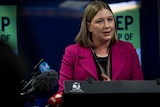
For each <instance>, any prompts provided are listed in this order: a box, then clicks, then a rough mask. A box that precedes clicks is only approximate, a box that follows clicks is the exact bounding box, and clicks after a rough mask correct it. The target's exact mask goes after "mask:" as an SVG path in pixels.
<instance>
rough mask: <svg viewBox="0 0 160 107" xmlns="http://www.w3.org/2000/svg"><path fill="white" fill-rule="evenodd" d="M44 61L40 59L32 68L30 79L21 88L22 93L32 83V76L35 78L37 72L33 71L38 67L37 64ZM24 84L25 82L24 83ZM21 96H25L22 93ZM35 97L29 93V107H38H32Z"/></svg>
mask: <svg viewBox="0 0 160 107" xmlns="http://www.w3.org/2000/svg"><path fill="white" fill-rule="evenodd" d="M43 60H44V59H43V58H42V59H41V60H40V61H39V62H38V63H37V64H36V65H35V66H34V67H33V72H32V73H31V74H32V79H31V80H30V81H29V82H28V83H27V84H26V85H25V86H24V87H23V88H22V90H21V91H22V92H23V91H24V90H26V89H27V88H28V87H29V85H30V84H31V83H32V81H33V77H34V76H37V75H38V74H37V72H34V70H35V69H36V68H37V67H38V66H39V64H40V63H41V62H42V61H43ZM25 82H26V81H25ZM20 95H21V96H24V95H25V94H24V93H20ZM35 97H36V96H35V95H34V93H29V103H30V107H39V106H34V103H35Z"/></svg>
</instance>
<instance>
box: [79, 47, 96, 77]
mask: <svg viewBox="0 0 160 107" xmlns="http://www.w3.org/2000/svg"><path fill="white" fill-rule="evenodd" d="M79 57H81V60H80V62H79V63H80V64H81V65H82V67H83V68H84V69H85V70H86V71H87V72H89V73H90V74H91V75H92V76H93V77H94V78H95V79H98V75H97V68H96V65H95V62H94V59H93V56H92V52H91V50H90V48H85V49H84V48H81V51H80V53H79Z"/></svg>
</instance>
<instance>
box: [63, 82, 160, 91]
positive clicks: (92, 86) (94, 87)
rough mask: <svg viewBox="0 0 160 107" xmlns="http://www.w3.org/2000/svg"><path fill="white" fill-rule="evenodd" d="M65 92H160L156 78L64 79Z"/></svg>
mask: <svg viewBox="0 0 160 107" xmlns="http://www.w3.org/2000/svg"><path fill="white" fill-rule="evenodd" d="M64 93H65V94H67V93H68V94H79V93H80V94H83V93H84V94H101V93H106V94H107V93H160V84H158V83H157V81H156V80H118V81H117V80H116V81H107V82H106V81H94V80H93V81H75V80H69V81H64Z"/></svg>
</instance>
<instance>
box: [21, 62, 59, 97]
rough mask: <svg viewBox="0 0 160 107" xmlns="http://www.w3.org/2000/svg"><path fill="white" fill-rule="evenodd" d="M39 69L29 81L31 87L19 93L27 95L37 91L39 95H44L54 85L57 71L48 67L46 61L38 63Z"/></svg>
mask: <svg viewBox="0 0 160 107" xmlns="http://www.w3.org/2000/svg"><path fill="white" fill-rule="evenodd" d="M39 70H40V72H41V74H40V75H37V76H35V77H33V78H32V79H31V80H30V81H29V82H30V83H31V88H30V89H29V90H27V91H26V92H23V93H20V94H21V95H23V96H24V95H29V94H31V93H33V92H37V94H39V95H44V94H46V93H48V92H49V91H51V90H52V89H53V88H54V87H55V86H56V84H57V81H58V73H57V72H56V71H55V70H53V69H50V67H49V65H48V64H47V62H42V63H41V64H40V65H39ZM30 83H29V84H30Z"/></svg>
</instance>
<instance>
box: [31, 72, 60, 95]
mask: <svg viewBox="0 0 160 107" xmlns="http://www.w3.org/2000/svg"><path fill="white" fill-rule="evenodd" d="M57 82H58V73H57V72H56V71H55V70H50V71H46V72H43V73H41V74H40V75H38V76H37V77H35V78H34V79H33V81H32V86H33V87H34V88H35V89H36V91H37V92H38V93H39V94H45V93H48V92H49V91H51V90H52V89H53V88H54V87H55V86H56V84H57Z"/></svg>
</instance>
